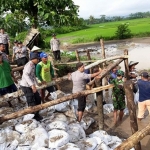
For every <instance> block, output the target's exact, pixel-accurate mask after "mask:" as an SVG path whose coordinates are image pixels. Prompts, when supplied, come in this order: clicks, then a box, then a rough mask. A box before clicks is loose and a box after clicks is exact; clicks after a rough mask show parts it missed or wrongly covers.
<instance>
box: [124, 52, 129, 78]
mask: <svg viewBox="0 0 150 150" xmlns="http://www.w3.org/2000/svg"><path fill="white" fill-rule="evenodd" d="M124 55H128V50H127V49H126V50H124ZM124 65H125V77H126V79H127V80H129V79H130V76H129V65H128V58H126V59H124Z"/></svg>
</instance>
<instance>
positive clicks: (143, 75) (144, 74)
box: [140, 72, 149, 78]
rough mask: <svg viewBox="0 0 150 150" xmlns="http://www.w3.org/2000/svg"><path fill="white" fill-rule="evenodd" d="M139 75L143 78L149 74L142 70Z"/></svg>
mask: <svg viewBox="0 0 150 150" xmlns="http://www.w3.org/2000/svg"><path fill="white" fill-rule="evenodd" d="M140 76H141V77H144V78H148V77H149V74H148V72H142V73H141V74H140Z"/></svg>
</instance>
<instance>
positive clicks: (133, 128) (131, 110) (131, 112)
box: [124, 80, 141, 150]
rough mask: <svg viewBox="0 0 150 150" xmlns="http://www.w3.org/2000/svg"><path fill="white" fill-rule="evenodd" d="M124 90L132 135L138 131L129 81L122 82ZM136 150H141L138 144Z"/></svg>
mask: <svg viewBox="0 0 150 150" xmlns="http://www.w3.org/2000/svg"><path fill="white" fill-rule="evenodd" d="M124 90H125V94H126V98H127V107H128V110H129V115H130V126H131V131H132V134H134V133H135V132H137V131H138V124H137V117H136V106H135V103H134V95H133V84H132V81H131V80H127V81H125V82H124ZM135 149H136V150H141V144H140V142H139V143H137V145H135Z"/></svg>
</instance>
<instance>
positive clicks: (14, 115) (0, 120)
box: [0, 85, 113, 123]
mask: <svg viewBox="0 0 150 150" xmlns="http://www.w3.org/2000/svg"><path fill="white" fill-rule="evenodd" d="M112 87H113V85H107V86H102V87H98V88H94V89H92V90H84V91H81V92H78V93H74V94H71V95H68V96H64V97H62V98H59V99H56V100H53V101H50V102H47V103H44V104H40V105H36V106H33V107H28V108H26V109H24V110H20V111H17V112H14V113H12V114H8V115H5V116H3V117H0V123H3V122H4V121H7V120H10V119H15V118H18V117H21V116H23V115H26V114H29V113H33V112H36V111H39V110H42V109H45V108H47V107H50V106H53V105H56V104H60V103H62V102H65V101H68V100H71V99H75V98H77V97H79V96H85V95H88V94H92V93H96V92H99V91H102V90H105V89H108V88H112Z"/></svg>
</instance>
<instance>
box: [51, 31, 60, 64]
mask: <svg viewBox="0 0 150 150" xmlns="http://www.w3.org/2000/svg"><path fill="white" fill-rule="evenodd" d="M52 36H53V38H52V39H51V41H50V47H51V50H52V51H53V55H54V58H55V61H58V62H60V60H61V57H60V48H59V46H60V41H59V39H57V38H56V34H52Z"/></svg>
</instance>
